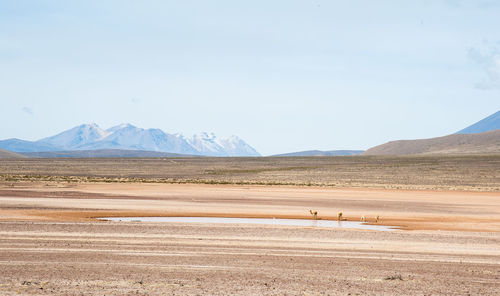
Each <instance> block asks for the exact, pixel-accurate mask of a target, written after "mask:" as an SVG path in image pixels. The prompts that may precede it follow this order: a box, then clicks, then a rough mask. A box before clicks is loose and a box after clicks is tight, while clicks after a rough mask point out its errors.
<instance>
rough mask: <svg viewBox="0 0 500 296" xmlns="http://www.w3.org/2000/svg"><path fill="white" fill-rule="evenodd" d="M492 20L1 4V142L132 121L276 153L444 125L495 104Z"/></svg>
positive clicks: (292, 6)
mask: <svg viewBox="0 0 500 296" xmlns="http://www.w3.org/2000/svg"><path fill="white" fill-rule="evenodd" d="M497 3H498V4H497ZM499 28H500V1H493V0H491V1H486V0H484V1H481V0H470V1H465V0H464V1H460V0H455V1H452V0H442V1H441V0H427V1H425V0H422V1H409V0H408V1H403V0H394V1H371V0H366V1H306V0H303V1H292V0H283V1H257V0H254V1H229V0H228V1H215V0H214V1H201V0H200V1H189V0H183V1H124V0H120V1H106V0H99V1H90V0H86V1H36V0H31V1H22V0H16V1H9V0H0V103H1V107H0V118H1V122H2V124H1V125H0V139H6V138H11V137H17V138H22V139H27V140H35V139H39V138H42V137H46V136H50V135H53V134H55V133H58V132H60V131H62V130H65V129H68V128H71V127H73V126H76V125H79V124H82V123H90V122H95V123H97V124H98V125H100V126H101V127H103V128H108V127H111V126H113V125H117V124H119V123H123V122H129V123H132V124H134V125H137V126H140V127H144V128H149V127H154V128H161V129H163V130H164V131H165V132H169V133H176V132H182V133H184V134H186V135H191V134H193V133H198V132H201V131H209V132H214V133H216V134H217V135H219V136H228V135H231V134H235V135H238V136H240V137H241V138H243V139H244V140H246V141H247V142H248V143H249V144H251V145H252V146H254V147H255V148H256V149H257V150H258V151H259V152H261V153H262V154H264V155H269V154H274V153H284V152H291V151H300V150H308V149H321V150H334V149H367V148H369V147H371V146H374V145H378V144H381V143H384V142H387V141H390V140H397V139H413V138H427V137H435V136H441V135H446V134H450V133H453V132H456V131H458V130H460V129H462V128H464V127H465V126H467V125H470V124H472V123H474V122H476V121H477V120H479V119H482V118H484V117H486V116H488V115H490V114H492V113H494V112H496V111H498V110H500V30H499Z"/></svg>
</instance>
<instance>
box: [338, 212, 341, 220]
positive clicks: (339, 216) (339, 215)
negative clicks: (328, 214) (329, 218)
mask: <svg viewBox="0 0 500 296" xmlns="http://www.w3.org/2000/svg"><path fill="white" fill-rule="evenodd" d="M337 220H339V221H341V220H342V212H338V213H337Z"/></svg>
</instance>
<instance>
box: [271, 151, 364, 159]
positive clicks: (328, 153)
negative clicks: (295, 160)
mask: <svg viewBox="0 0 500 296" xmlns="http://www.w3.org/2000/svg"><path fill="white" fill-rule="evenodd" d="M363 152H364V150H331V151H321V150H307V151H299V152H291V153H283V154H276V155H272V156H280V157H283V156H349V155H359V154H361V153H363Z"/></svg>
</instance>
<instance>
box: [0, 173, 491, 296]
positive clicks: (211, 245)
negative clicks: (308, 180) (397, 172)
mask: <svg viewBox="0 0 500 296" xmlns="http://www.w3.org/2000/svg"><path fill="white" fill-rule="evenodd" d="M309 209H313V210H317V211H318V213H319V218H321V219H328V218H335V217H336V216H337V212H338V211H342V212H343V213H344V217H346V218H347V219H349V220H359V217H360V216H361V215H364V216H365V217H367V218H368V219H371V220H372V222H373V217H375V216H376V215H379V216H380V218H381V220H380V222H379V223H381V224H384V225H397V226H400V227H402V229H404V230H399V231H395V232H380V231H363V230H348V229H321V228H308V227H284V226H257V225H216V224H206V225H203V224H190V225H183V224H168V225H165V224H155V223H137V222H136V223H133V222H132V223H123V222H122V223H119V222H106V221H96V220H94V219H93V217H102V216H120V215H123V216H132V215H137V216H141V215H144V216H147V215H163V216H175V215H186V216H192V215H204V216H229V217H230V216H238V217H294V218H310V215H309V213H308V211H309ZM499 246H500V194H499V193H495V192H459V191H410V190H406V191H405V190H383V189H332V188H325V187H286V186H221V185H176V184H132V183H126V184H116V183H115V184H63V183H31V182H30V183H22V182H17V183H15V184H12V183H3V184H0V250H1V251H0V266H1V267H0V270H1V272H0V295H18V294H24V295H44V294H58V295H165V294H167V295H174V294H177V295H185V294H189V295H202V294H203V295H262V294H265V295H349V294H351V295H436V294H441V295H499V294H500V247H499Z"/></svg>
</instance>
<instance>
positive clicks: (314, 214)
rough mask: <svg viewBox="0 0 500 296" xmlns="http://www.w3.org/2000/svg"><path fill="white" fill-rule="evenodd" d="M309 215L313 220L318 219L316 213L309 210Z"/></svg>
mask: <svg viewBox="0 0 500 296" xmlns="http://www.w3.org/2000/svg"><path fill="white" fill-rule="evenodd" d="M309 213H311V215H312V216H313V218H314V219H318V211H314V212H313V211H312V210H309Z"/></svg>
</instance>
